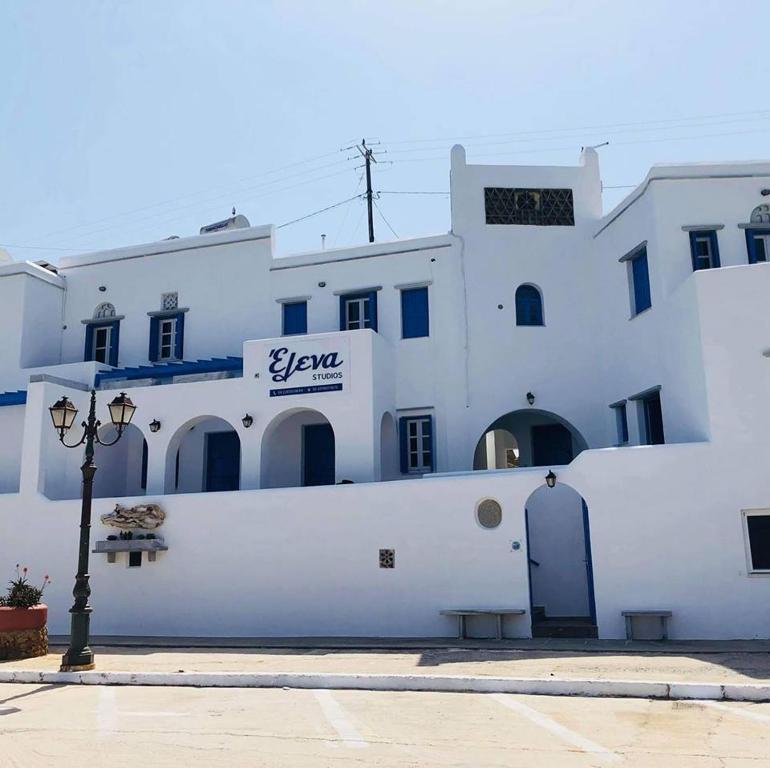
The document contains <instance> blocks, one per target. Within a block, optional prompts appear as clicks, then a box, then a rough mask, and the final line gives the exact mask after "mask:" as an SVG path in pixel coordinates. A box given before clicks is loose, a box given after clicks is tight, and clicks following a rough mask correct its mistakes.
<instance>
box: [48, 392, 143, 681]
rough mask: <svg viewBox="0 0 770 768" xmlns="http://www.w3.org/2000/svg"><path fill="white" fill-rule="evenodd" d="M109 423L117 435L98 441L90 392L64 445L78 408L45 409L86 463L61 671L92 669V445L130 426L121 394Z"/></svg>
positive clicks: (129, 407)
mask: <svg viewBox="0 0 770 768" xmlns="http://www.w3.org/2000/svg"><path fill="white" fill-rule="evenodd" d="M109 409H110V420H111V421H112V424H113V426H114V427H115V429H116V431H117V433H118V435H117V437H116V438H115V439H114V440H112V441H111V442H108V443H105V442H103V441H102V440H100V439H99V427H100V426H101V422H100V421H99V420H98V419H97V418H96V392H95V391H94V390H93V389H92V390H91V407H90V409H89V411H88V418H87V419H86V421H84V422H83V423H82V425H81V426H82V427H83V435H82V437H81V438H80V440H78V442H76V443H73V444H72V445H70V444H68V443H65V442H64V436H65V435H66V434H67V432H68V431H69V429H70V427H71V426H72V425H73V423H74V422H75V416H77V412H78V411H77V408H75V406H74V405H73V404H72V402H71V401H70V400H69V399H68V398H67V397H62V398H61V399H60V400H57V401H56V402H55V403H54V404H53V405H52V406H51V407H50V408H49V409H48V410H49V411H50V413H51V420H52V421H53V426H54V429H56V431H57V432H58V433H59V441H60V442H61V444H62V445H63V446H65V447H66V448H78V447H79V446H81V445H83V444H85V446H86V448H85V460H84V461H83V465H82V466H81V468H80V471H81V472H82V473H83V494H82V498H83V504H82V507H81V513H80V548H79V551H78V572H77V576H75V588H74V589H73V590H72V594H73V596H74V597H75V602H74V604H73V605H72V608H70V613H71V614H72V622H71V631H70V645H69V648H68V649H67V652H66V653H65V654H64V656H62V663H61V671H62V672H79V671H81V670H86V669H93V668H94V652H93V651H92V650H91V648H90V647H89V645H88V632H89V626H90V623H91V610H92V609H91V606H90V605H89V603H88V598H89V597H90V595H91V588H90V586H89V584H88V579H89V575H88V555H89V550H90V546H91V499H92V498H93V490H94V475H95V474H96V467H95V466H94V445H95V444H99V445H104V446H110V445H115V443H117V442H118V440H120V438H121V437H122V436H123V432H124V430H125V428H126V427H127V426H128V425H129V424H130V423H131V419H132V417H133V415H134V411H135V410H136V406H135V405H134V404H133V403H132V402H131V400H130V399H129V398H128V397H127V396H126V393H125V392H121V393H120V394H119V395H118V396H117V397H116V398H115V399H114V400H113V401H112V402H111V403H110V405H109Z"/></svg>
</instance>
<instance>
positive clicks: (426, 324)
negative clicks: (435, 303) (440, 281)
mask: <svg viewBox="0 0 770 768" xmlns="http://www.w3.org/2000/svg"><path fill="white" fill-rule="evenodd" d="M400 290H401V297H400V298H401V338H402V339H425V338H428V337H430V292H429V291H428V286H427V285H420V286H414V287H412V288H401V289H400ZM417 296H424V297H425V300H424V301H425V303H424V305H420V304H419V303H418V302H417V300H414V299H413V298H412V297H417ZM410 301H414V303H413V304H412V306H411V307H409V306H407V305H408V304H409V302H410ZM418 313H419V317H418V316H417V315H418ZM423 313H424V316H423ZM412 324H414V325H413V326H412ZM407 326H412V327H411V328H409V330H408V329H407Z"/></svg>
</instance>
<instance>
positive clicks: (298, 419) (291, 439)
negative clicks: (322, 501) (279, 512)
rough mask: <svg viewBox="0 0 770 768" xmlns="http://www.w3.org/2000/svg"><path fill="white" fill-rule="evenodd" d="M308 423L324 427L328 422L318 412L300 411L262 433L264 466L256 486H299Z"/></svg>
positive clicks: (302, 469)
mask: <svg viewBox="0 0 770 768" xmlns="http://www.w3.org/2000/svg"><path fill="white" fill-rule="evenodd" d="M310 424H328V421H327V419H326V418H325V417H324V416H323V414H321V413H318V411H311V410H307V409H304V408H303V409H300V410H299V411H297V412H296V413H292V414H291V415H289V416H286V418H284V419H282V420H281V421H280V423H278V424H275V425H274V426H272V427H271V428H270V429H269V430H268V431H267V432H266V434H265V437H264V438H263V441H262V457H263V459H262V460H263V462H264V465H263V468H262V481H261V486H260V487H262V488H297V487H298V486H301V485H302V479H303V477H302V476H303V471H304V461H303V458H304V457H303V445H304V433H303V430H304V427H306V426H308V425H310ZM332 429H333V427H332ZM335 442H336V440H335ZM335 448H336V446H335ZM335 453H336V450H335Z"/></svg>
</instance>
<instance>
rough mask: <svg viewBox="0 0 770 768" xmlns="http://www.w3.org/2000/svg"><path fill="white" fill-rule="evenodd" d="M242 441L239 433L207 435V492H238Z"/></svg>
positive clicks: (210, 433)
mask: <svg viewBox="0 0 770 768" xmlns="http://www.w3.org/2000/svg"><path fill="white" fill-rule="evenodd" d="M240 474H241V441H240V440H239V439H238V433H237V432H209V433H208V434H207V435H206V488H205V490H207V491H237V490H238V488H239V487H240Z"/></svg>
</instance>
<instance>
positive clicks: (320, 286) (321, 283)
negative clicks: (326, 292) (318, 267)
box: [318, 280, 326, 288]
mask: <svg viewBox="0 0 770 768" xmlns="http://www.w3.org/2000/svg"><path fill="white" fill-rule="evenodd" d="M318 287H319V288H326V283H325V282H324V281H323V280H321V282H320V283H318Z"/></svg>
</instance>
